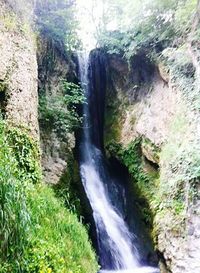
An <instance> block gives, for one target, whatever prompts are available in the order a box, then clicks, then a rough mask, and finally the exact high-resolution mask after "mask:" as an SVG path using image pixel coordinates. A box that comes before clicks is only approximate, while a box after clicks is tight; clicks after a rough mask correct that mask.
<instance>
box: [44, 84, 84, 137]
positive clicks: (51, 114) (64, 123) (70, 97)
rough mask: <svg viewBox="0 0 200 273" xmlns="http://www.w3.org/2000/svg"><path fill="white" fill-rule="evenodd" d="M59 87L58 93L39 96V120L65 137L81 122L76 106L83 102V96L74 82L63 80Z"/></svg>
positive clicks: (45, 126)
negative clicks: (49, 95) (50, 95)
mask: <svg viewBox="0 0 200 273" xmlns="http://www.w3.org/2000/svg"><path fill="white" fill-rule="evenodd" d="M60 88H61V92H60V95H55V96H52V97H49V98H48V97H46V96H44V95H41V96H40V102H39V114H40V116H39V121H40V124H41V125H42V126H43V127H44V128H49V129H50V130H54V132H55V133H56V134H57V136H58V137H60V138H61V139H62V138H64V139H66V134H67V133H70V132H72V131H73V130H74V129H76V128H78V127H79V126H80V124H81V121H82V118H81V117H80V116H79V114H78V113H77V107H78V106H79V105H80V104H82V103H84V102H85V98H84V95H83V91H82V89H81V88H80V87H79V86H78V85H76V84H74V83H69V82H66V81H64V80H63V81H61V85H60Z"/></svg>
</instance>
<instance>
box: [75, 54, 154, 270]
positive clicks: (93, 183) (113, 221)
mask: <svg viewBox="0 0 200 273" xmlns="http://www.w3.org/2000/svg"><path fill="white" fill-rule="evenodd" d="M79 66H80V78H81V83H82V87H83V88H84V90H85V94H86V97H87V98H88V95H89V92H90V91H89V79H88V54H83V55H82V56H81V57H79ZM89 103H90V102H89V101H88V102H87V104H85V105H84V109H83V113H84V116H85V117H84V124H83V125H84V129H83V139H82V145H81V158H82V160H81V164H80V171H81V178H82V182H83V186H84V188H85V192H86V194H87V197H88V199H89V202H90V205H91V207H92V210H93V217H94V220H95V224H96V231H97V236H98V242H99V248H100V250H102V251H104V250H105V246H106V248H107V249H108V250H109V253H110V256H111V259H112V261H111V264H112V265H111V268H114V271H109V270H108V271H107V270H102V271H100V272H101V273H113V272H119V273H120V272H121V273H154V272H159V271H158V270H157V269H155V268H151V267H142V266H141V265H140V263H139V254H138V251H137V249H136V247H135V246H133V245H132V238H133V237H132V236H133V235H131V234H130V232H129V230H128V227H127V225H126V223H125V221H124V220H123V218H122V217H121V215H120V214H119V213H118V212H117V210H116V208H115V207H113V206H112V204H111V201H110V199H109V194H108V192H107V188H106V186H105V181H103V180H105V177H106V178H107V179H109V177H108V176H106V170H105V166H104V162H103V159H102V158H103V156H102V153H101V151H100V150H99V149H97V148H96V147H95V146H94V145H93V144H92V142H91V137H90V125H91V124H90V114H89ZM100 169H101V173H100ZM102 174H103V175H102ZM102 177H104V179H103V178H102ZM107 268H108V269H109V268H110V267H109V265H108V267H106V269H107Z"/></svg>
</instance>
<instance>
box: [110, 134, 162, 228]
mask: <svg viewBox="0 0 200 273" xmlns="http://www.w3.org/2000/svg"><path fill="white" fill-rule="evenodd" d="M145 141H147V140H145ZM142 142H143V140H142V138H136V139H135V140H134V141H132V142H131V143H130V144H129V145H127V146H126V147H122V145H121V144H119V143H117V142H115V141H111V142H110V143H108V145H107V147H106V149H107V151H108V152H109V154H110V156H113V157H115V158H117V159H118V160H119V161H120V162H121V163H122V164H123V165H125V166H126V167H127V168H128V170H129V172H130V174H131V176H132V178H133V188H134V193H135V195H136V197H137V200H136V202H137V205H138V206H139V209H140V210H141V212H142V214H143V220H144V222H145V223H146V224H148V225H149V226H150V227H151V228H152V220H153V219H152V214H153V213H155V208H154V207H153V206H152V204H153V202H154V200H155V198H157V196H156V195H155V192H156V191H157V186H158V183H159V177H158V176H159V174H158V172H157V171H156V170H151V171H148V172H147V171H145V168H144V158H143V155H142V150H141V145H142ZM148 143H149V140H148ZM155 149H156V148H155ZM157 153H159V151H158V149H157Z"/></svg>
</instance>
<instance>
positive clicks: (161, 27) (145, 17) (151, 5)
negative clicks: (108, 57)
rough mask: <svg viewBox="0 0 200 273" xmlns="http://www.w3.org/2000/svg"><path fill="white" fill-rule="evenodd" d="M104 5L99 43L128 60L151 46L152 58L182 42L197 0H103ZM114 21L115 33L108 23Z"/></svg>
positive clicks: (186, 33) (187, 32)
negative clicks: (157, 53)
mask: <svg viewBox="0 0 200 273" xmlns="http://www.w3.org/2000/svg"><path fill="white" fill-rule="evenodd" d="M104 3H105V11H104V16H103V19H104V24H101V25H100V26H101V27H100V30H99V33H100V35H99V37H98V40H99V44H100V45H101V46H104V47H105V48H106V49H107V51H108V52H110V53H123V54H124V56H125V57H126V58H127V59H130V58H131V57H132V56H133V55H134V54H136V53H137V51H138V50H140V49H142V50H144V49H146V50H147V51H148V52H149V47H150V48H151V52H150V54H151V55H154V53H156V52H159V51H162V49H163V48H166V47H167V46H173V47H174V46H177V45H181V44H182V43H185V39H186V36H187V35H188V34H189V33H190V31H191V28H192V23H193V17H194V14H195V12H196V11H197V0H192V1H191V0H179V1H176V0H164V1H160V0H153V1H150V0H145V1H142V2H141V1H134V2H133V1H132V2H131V1H129V2H127V1H126V0H118V1H113V0H106V1H104ZM106 7H107V9H106ZM111 13H112V16H110V14H111ZM114 18H115V19H114ZM114 20H115V21H116V26H115V29H116V30H115V31H110V30H109V24H110V23H112V22H113V21H114ZM197 37H199V32H198V31H196V38H197Z"/></svg>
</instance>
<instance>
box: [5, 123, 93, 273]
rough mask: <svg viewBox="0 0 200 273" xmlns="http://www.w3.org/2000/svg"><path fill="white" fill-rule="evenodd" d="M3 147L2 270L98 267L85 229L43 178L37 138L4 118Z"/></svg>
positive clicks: (83, 272) (84, 272)
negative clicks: (11, 125) (6, 121)
mask: <svg viewBox="0 0 200 273" xmlns="http://www.w3.org/2000/svg"><path fill="white" fill-rule="evenodd" d="M0 146H1V149H0V230H1V231H0V237H1V242H0V272H2V273H6V272H7V273H26V272H27V273H31V272H34V273H37V272H38V273H42V272H43V273H50V272H55V273H62V272H63V273H65V272H76V273H88V272H89V273H90V272H91V273H92V272H96V271H97V263H96V259H95V255H94V252H93V251H92V248H91V245H90V242H89V240H88V236H87V231H86V229H85V228H84V227H83V226H82V225H81V223H79V222H78V219H77V217H76V216H75V215H74V214H73V213H72V212H70V211H69V210H67V209H66V208H65V206H64V202H63V201H62V199H58V198H56V197H55V195H54V192H53V190H52V189H51V188H49V187H48V186H47V185H42V184H41V183H40V166H39V164H38V163H37V162H38V156H39V153H38V150H37V145H36V144H35V143H34V141H33V140H32V139H31V138H30V137H29V136H28V135H27V133H26V132H25V131H23V130H22V129H14V128H11V127H9V126H8V125H7V124H6V123H5V122H3V121H1V122H0Z"/></svg>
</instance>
